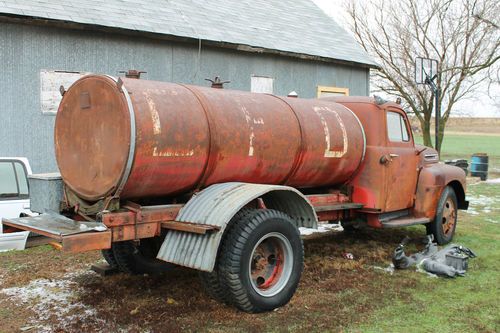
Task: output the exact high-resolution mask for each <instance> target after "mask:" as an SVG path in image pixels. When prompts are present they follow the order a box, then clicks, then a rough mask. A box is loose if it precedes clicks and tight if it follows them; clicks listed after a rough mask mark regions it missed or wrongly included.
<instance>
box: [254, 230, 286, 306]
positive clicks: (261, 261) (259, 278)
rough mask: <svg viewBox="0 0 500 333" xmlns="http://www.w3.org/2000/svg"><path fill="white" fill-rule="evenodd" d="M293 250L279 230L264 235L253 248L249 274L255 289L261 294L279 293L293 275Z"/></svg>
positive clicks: (267, 295)
mask: <svg viewBox="0 0 500 333" xmlns="http://www.w3.org/2000/svg"><path fill="white" fill-rule="evenodd" d="M292 268H293V251H292V245H291V244H290V241H289V240H288V239H287V238H286V237H285V236H284V235H283V234H280V233H278V232H272V233H269V234H266V235H265V236H264V237H262V238H261V239H260V240H259V241H258V242H257V244H256V245H255V247H254V248H253V251H252V254H251V256H250V262H249V267H248V274H249V278H250V281H251V283H252V287H253V289H254V290H255V291H256V292H257V293H258V294H259V295H261V296H265V297H271V296H274V295H276V294H278V293H279V292H280V291H281V290H283V288H285V286H286V285H287V283H288V280H289V279H290V276H291V275H292Z"/></svg>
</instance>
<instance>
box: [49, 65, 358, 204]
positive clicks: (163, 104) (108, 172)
mask: <svg viewBox="0 0 500 333" xmlns="http://www.w3.org/2000/svg"><path fill="white" fill-rule="evenodd" d="M364 151H365V137H364V132H363V127H362V125H361V124H360V122H359V120H358V118H357V117H356V116H355V115H354V113H352V112H351V111H350V110H349V109H347V108H346V107H344V106H342V105H340V104H336V103H334V102H331V101H322V100H320V99H299V98H287V97H278V96H274V95H267V94H255V93H249V92H243V91H233V90H223V89H213V88H205V87H198V86H190V85H181V84H173V83H165V82H156V81H149V80H140V79H126V78H121V79H119V80H117V79H115V78H112V77H109V76H103V75H89V76H86V77H83V78H81V79H80V80H78V81H76V82H75V83H74V84H73V85H72V86H71V87H70V88H69V89H68V91H67V92H66V93H65V94H64V96H63V99H62V101H61V104H60V106H59V110H58V112H57V117H56V123H55V152H56V158H57V163H58V166H59V170H60V172H61V176H62V178H63V180H64V182H65V183H66V185H67V186H69V188H70V189H72V190H73V191H74V192H75V193H76V194H77V195H78V196H80V197H81V198H83V199H86V200H90V201H94V200H98V199H101V198H103V197H106V196H109V195H119V196H120V197H121V198H144V197H153V196H167V195H175V194H181V193H184V192H188V191H190V190H194V189H197V188H203V187H206V186H208V185H210V184H215V183H220V182H230V181H241V182H251V183H261V184H285V185H290V186H294V187H298V188H306V187H322V186H329V185H334V184H341V183H343V182H346V181H347V180H348V179H349V178H350V177H351V175H352V174H353V173H354V172H355V171H356V170H357V168H358V166H359V165H360V163H361V161H362V159H363V156H364Z"/></svg>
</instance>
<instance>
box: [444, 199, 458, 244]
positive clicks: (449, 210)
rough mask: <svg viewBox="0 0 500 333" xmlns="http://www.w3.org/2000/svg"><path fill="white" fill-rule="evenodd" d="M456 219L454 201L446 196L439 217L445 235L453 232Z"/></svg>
mask: <svg viewBox="0 0 500 333" xmlns="http://www.w3.org/2000/svg"><path fill="white" fill-rule="evenodd" d="M456 221H457V210H456V209H455V203H454V201H453V200H452V199H451V198H448V199H447V200H446V202H445V203H444V207H443V214H442V217H441V224H442V228H443V232H444V234H445V235H446V236H449V235H450V234H451V233H452V232H453V230H454V227H455V223H456Z"/></svg>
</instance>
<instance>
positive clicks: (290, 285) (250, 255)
mask: <svg viewBox="0 0 500 333" xmlns="http://www.w3.org/2000/svg"><path fill="white" fill-rule="evenodd" d="M235 223H236V224H235V226H234V227H233V228H232V229H231V230H230V232H229V233H228V234H227V235H226V236H225V238H224V241H223V244H222V249H221V252H220V257H219V263H218V274H219V277H220V283H221V286H222V287H223V289H224V290H226V291H227V299H228V301H229V303H231V304H233V305H234V306H236V307H237V308H239V309H240V310H243V311H246V312H264V311H270V310H273V309H275V308H278V307H280V306H283V305H285V304H287V303H288V302H289V301H290V299H291V298H292V296H293V294H294V293H295V290H296V289H297V286H298V284H299V281H300V276H301V274H302V269H303V265H304V249H303V245H302V240H301V238H300V234H299V230H298V229H297V227H296V226H295V225H294V223H293V221H292V219H291V218H290V217H289V216H288V215H286V214H284V213H282V212H279V211H275V210H270V209H265V210H256V211H254V212H253V213H252V214H249V215H247V216H244V217H243V218H241V219H240V220H239V221H236V222H235Z"/></svg>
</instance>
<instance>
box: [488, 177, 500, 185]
mask: <svg viewBox="0 0 500 333" xmlns="http://www.w3.org/2000/svg"><path fill="white" fill-rule="evenodd" d="M485 183H487V184H500V178H493V179H488V180H486V181H485Z"/></svg>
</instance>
